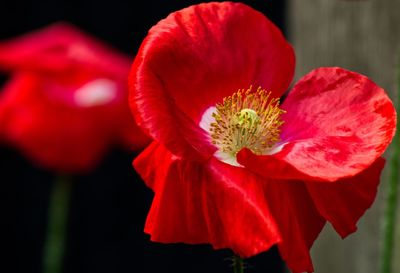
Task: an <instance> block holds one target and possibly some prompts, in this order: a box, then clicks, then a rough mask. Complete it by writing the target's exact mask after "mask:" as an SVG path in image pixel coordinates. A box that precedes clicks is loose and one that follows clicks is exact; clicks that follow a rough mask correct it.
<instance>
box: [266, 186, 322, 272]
mask: <svg viewBox="0 0 400 273" xmlns="http://www.w3.org/2000/svg"><path fill="white" fill-rule="evenodd" d="M264 194H265V199H266V200H267V201H268V204H269V208H270V209H271V211H272V212H273V216H274V219H275V221H276V223H277V225H278V226H279V231H280V233H281V236H282V241H281V242H280V243H279V244H278V247H279V252H280V253H281V256H282V258H283V259H284V260H285V261H286V263H287V265H288V267H289V268H290V269H291V270H292V271H293V272H294V273H301V272H305V271H307V272H313V271H314V270H313V265H312V261H311V257H310V253H309V250H310V248H311V246H312V244H313V242H314V240H315V239H316V238H317V236H318V234H319V233H320V232H321V230H322V228H323V226H324V225H325V219H324V218H322V217H321V215H320V214H319V212H318V211H317V209H316V207H315V205H314V203H313V201H312V199H311V198H310V195H309V193H308V192H307V189H306V187H305V185H304V184H303V183H295V182H293V181H284V180H281V181H279V180H276V181H271V182H268V183H265V184H264Z"/></svg>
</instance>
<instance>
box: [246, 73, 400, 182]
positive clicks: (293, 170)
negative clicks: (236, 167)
mask: <svg viewBox="0 0 400 273" xmlns="http://www.w3.org/2000/svg"><path fill="white" fill-rule="evenodd" d="M282 108H283V109H285V110H286V111H287V114H285V115H284V116H283V119H284V120H285V124H284V125H283V127H282V133H281V139H282V142H283V143H286V145H285V146H284V147H283V149H282V150H281V151H280V152H278V153H276V154H274V155H266V156H256V155H254V154H252V153H251V152H250V151H248V150H247V149H244V150H243V151H241V152H240V153H239V154H238V162H239V163H241V164H242V165H244V166H246V167H247V168H249V169H251V170H253V171H255V172H257V173H259V174H262V175H264V176H268V177H277V178H283V179H306V180H320V181H335V180H338V179H340V178H345V177H351V176H354V175H356V174H357V173H359V172H360V171H362V170H364V169H365V168H367V167H368V166H369V165H371V164H372V163H373V162H374V161H375V160H376V159H377V158H378V157H380V156H381V155H382V153H383V152H384V150H385V149H386V147H387V146H388V145H389V143H390V142H391V140H392V138H393V135H394V132H395V128H396V112H395V110H394V107H393V105H392V103H391V101H390V99H389V98H388V97H387V95H386V94H385V92H384V90H383V89H381V88H380V87H379V86H377V85H376V84H374V83H373V82H372V81H370V80H369V79H368V78H366V77H365V76H362V75H360V74H357V73H353V72H350V71H347V70H344V69H341V68H320V69H316V70H314V71H312V72H311V73H309V74H308V75H306V76H305V77H304V78H303V79H301V80H300V81H299V82H298V83H297V85H296V86H295V87H294V88H293V90H292V91H291V92H290V93H289V95H288V97H287V99H286V100H285V101H284V103H283V105H282Z"/></svg>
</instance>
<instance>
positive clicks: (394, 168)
mask: <svg viewBox="0 0 400 273" xmlns="http://www.w3.org/2000/svg"><path fill="white" fill-rule="evenodd" d="M397 73H398V75H397V76H398V83H397V84H398V89H397V100H395V105H396V106H397V110H399V109H400V103H399V102H400V98H399V96H400V62H399V68H398V72H397ZM399 134H400V130H399V126H398V125H397V130H396V135H395V137H394V139H393V143H392V149H393V152H392V157H391V160H390V178H389V188H388V193H387V199H386V211H385V215H384V223H383V228H384V231H383V232H384V235H383V236H384V238H383V239H384V241H383V251H382V257H381V266H382V268H381V273H391V272H392V260H393V247H394V237H395V225H396V206H397V202H398V201H397V200H398V184H399V181H400V178H399V168H400V165H399V158H400V136H399Z"/></svg>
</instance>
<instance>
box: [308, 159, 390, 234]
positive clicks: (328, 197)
mask: <svg viewBox="0 0 400 273" xmlns="http://www.w3.org/2000/svg"><path fill="white" fill-rule="evenodd" d="M384 164H385V160H384V159H383V158H378V159H377V160H376V161H375V162H374V163H373V164H372V165H371V166H370V167H369V168H368V169H366V170H364V171H363V172H361V173H360V174H358V175H356V176H354V177H351V178H345V179H341V180H339V181H338V182H336V183H314V182H308V183H306V185H307V189H308V191H309V193H310V194H311V197H312V199H313V201H314V203H315V206H316V207H317V208H318V211H319V212H320V213H321V215H323V216H324V218H325V219H327V220H328V221H329V222H331V223H332V225H333V227H334V228H335V229H336V231H337V232H338V233H339V234H340V235H341V236H342V237H343V238H344V237H346V236H347V235H349V234H350V233H352V232H354V231H356V230H357V226H356V223H357V221H358V220H359V219H360V217H361V216H362V215H363V214H364V212H365V211H366V210H367V209H368V208H369V207H370V206H371V205H372V203H373V201H374V199H375V196H376V192H377V187H378V184H379V177H380V174H381V171H382V169H383V166H384Z"/></svg>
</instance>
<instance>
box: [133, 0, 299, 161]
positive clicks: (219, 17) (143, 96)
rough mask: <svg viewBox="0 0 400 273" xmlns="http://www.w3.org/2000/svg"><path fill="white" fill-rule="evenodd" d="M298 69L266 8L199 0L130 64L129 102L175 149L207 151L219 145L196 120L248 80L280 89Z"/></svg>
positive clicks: (276, 92)
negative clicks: (201, 1)
mask: <svg viewBox="0 0 400 273" xmlns="http://www.w3.org/2000/svg"><path fill="white" fill-rule="evenodd" d="M293 71H294V53H293V49H292V47H291V46H290V45H289V44H288V43H287V42H286V40H285V39H284V37H283V35H282V33H281V32H280V30H279V29H278V28H277V27H276V26H274V25H273V24H272V23H271V22H270V21H269V20H268V19H267V18H266V17H265V16H264V15H262V14H261V13H259V12H257V11H255V10H253V9H251V8H249V7H248V6H245V5H243V4H240V3H231V2H224V3H206V4H200V5H195V6H191V7H189V8H186V9H183V10H181V11H178V12H175V13H172V14H170V15H169V16H168V17H167V18H166V19H164V20H162V21H160V22H159V23H158V24H157V25H156V26H154V27H153V28H152V29H151V30H150V32H149V35H148V36H147V38H146V39H145V41H144V42H143V44H142V46H141V48H140V50H139V53H138V55H137V57H136V59H135V62H134V65H133V67H132V70H131V74H130V88H131V98H130V103H131V107H132V109H133V112H134V113H135V117H136V120H137V121H138V123H139V125H140V126H141V127H143V128H144V130H145V131H147V132H148V134H149V135H151V136H152V137H153V138H154V139H156V140H157V141H159V142H161V143H163V145H165V146H166V147H167V148H168V149H169V150H170V151H172V152H173V153H174V154H177V155H180V156H184V157H185V158H187V157H188V156H192V157H193V154H196V153H200V154H205V155H207V156H206V158H208V156H209V155H212V154H213V153H214V152H215V149H213V147H212V146H211V145H210V144H209V142H208V140H207V138H206V136H205V132H204V131H203V130H202V129H200V128H199V127H198V124H199V121H200V119H201V116H202V114H203V113H204V111H205V110H206V109H207V108H208V107H209V106H211V105H215V104H216V103H219V102H221V101H222V98H223V97H225V96H228V95H231V94H232V93H233V92H235V91H237V90H238V89H242V88H248V87H249V85H254V86H258V85H260V86H262V87H263V88H266V89H267V90H271V91H272V93H273V96H275V97H279V96H280V95H282V94H283V92H284V91H285V90H286V88H287V87H288V85H289V84H290V82H291V80H292V77H293ZM166 127H168V128H166Z"/></svg>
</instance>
